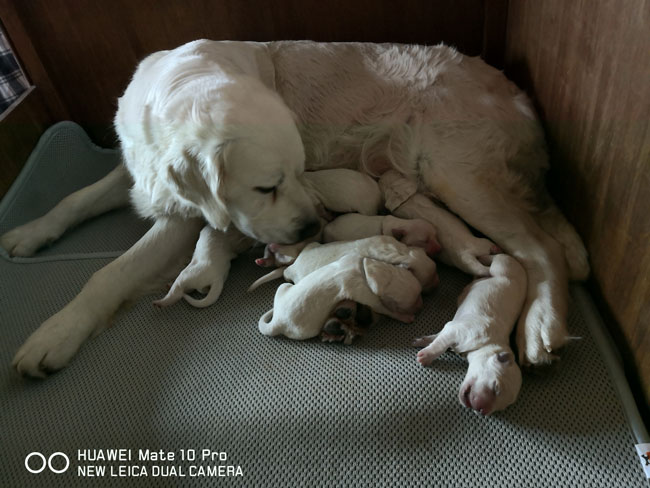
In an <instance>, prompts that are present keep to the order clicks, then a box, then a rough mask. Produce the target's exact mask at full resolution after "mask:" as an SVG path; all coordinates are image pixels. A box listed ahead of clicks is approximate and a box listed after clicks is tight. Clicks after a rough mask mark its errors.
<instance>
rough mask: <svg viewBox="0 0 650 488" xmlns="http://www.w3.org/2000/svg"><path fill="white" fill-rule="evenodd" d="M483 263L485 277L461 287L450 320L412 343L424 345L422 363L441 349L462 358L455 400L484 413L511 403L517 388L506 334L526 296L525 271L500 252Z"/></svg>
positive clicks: (518, 375) (518, 373)
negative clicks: (462, 373) (465, 365)
mask: <svg viewBox="0 0 650 488" xmlns="http://www.w3.org/2000/svg"><path fill="white" fill-rule="evenodd" d="M483 259H486V260H487V261H486V263H487V264H490V277H488V278H479V279H476V280H474V281H472V282H471V283H470V284H469V285H467V287H466V288H465V290H464V291H463V293H462V294H461V297H460V298H459V307H458V310H457V311H456V315H454V319H453V320H452V321H451V322H447V324H446V325H445V327H444V328H443V329H442V331H441V332H439V333H438V334H433V335H430V336H426V337H422V338H420V339H416V341H415V343H414V344H415V345H417V346H425V345H426V347H425V348H424V349H422V350H420V351H419V352H418V356H417V358H418V361H419V362H420V364H422V365H429V364H431V362H432V361H433V360H434V359H436V358H438V357H439V356H440V355H441V354H442V353H444V352H445V351H446V350H447V349H452V350H453V351H455V352H457V353H459V354H463V355H466V357H467V361H468V363H469V366H468V369H467V375H466V376H465V380H464V381H463V384H462V385H461V387H460V394H459V399H460V401H461V403H462V404H463V405H465V406H466V407H469V408H472V409H474V410H476V411H477V412H479V413H481V414H483V415H489V414H491V413H492V412H495V411H497V410H503V409H504V408H506V407H507V406H508V405H511V404H512V403H514V402H515V400H516V399H517V395H518V394H519V390H520V388H521V370H520V369H519V366H518V365H517V363H516V362H515V357H514V354H513V352H512V349H510V334H511V332H512V329H513V327H514V325H515V322H516V320H517V317H518V316H519V313H520V312H521V308H522V306H523V304H524V300H525V298H526V272H525V271H524V269H523V268H522V267H521V265H520V264H519V263H518V262H517V261H516V260H515V259H514V258H511V257H510V256H508V255H506V254H498V255H496V256H487V257H485V258H483Z"/></svg>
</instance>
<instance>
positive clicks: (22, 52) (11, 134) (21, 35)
mask: <svg viewBox="0 0 650 488" xmlns="http://www.w3.org/2000/svg"><path fill="white" fill-rule="evenodd" d="M0 21H2V26H3V28H4V30H5V33H6V35H7V38H8V39H9V41H10V42H11V45H12V49H13V50H14V53H15V54H16V57H17V59H18V61H19V63H20V65H21V67H22V68H23V71H24V72H25V74H26V75H27V78H28V79H29V80H30V83H31V84H32V85H33V87H32V89H31V91H30V92H29V93H28V94H27V95H26V96H25V97H24V98H23V99H22V101H21V102H20V104H17V105H16V106H15V107H13V108H12V109H11V112H9V113H4V114H3V116H2V118H1V119H0V161H2V164H0V198H1V197H2V196H3V195H4V194H5V193H6V191H7V189H8V188H9V186H10V185H11V183H12V182H13V181H14V179H15V178H16V176H17V175H18V173H19V172H20V170H21V169H22V167H23V165H24V163H25V161H26V160H27V156H29V153H30V152H31V150H32V149H33V147H34V145H35V144H36V141H38V138H39V137H40V135H41V134H42V133H43V131H44V130H45V129H46V128H47V127H48V126H49V125H51V124H52V123H53V122H56V121H58V120H63V119H65V118H67V117H68V112H67V109H66V107H65V105H64V104H63V102H62V101H61V98H60V97H59V94H58V92H57V90H56V89H55V88H54V85H53V84H52V82H51V80H50V77H49V75H48V73H47V72H46V70H45V68H44V66H43V64H42V63H41V60H40V58H39V55H38V53H37V52H36V50H35V48H34V45H33V44H32V41H31V38H30V36H29V34H28V33H27V31H26V30H25V27H24V25H23V23H22V21H21V19H20V17H19V15H18V12H17V11H16V9H15V2H12V1H10V0H0Z"/></svg>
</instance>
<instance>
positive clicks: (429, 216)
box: [379, 170, 501, 276]
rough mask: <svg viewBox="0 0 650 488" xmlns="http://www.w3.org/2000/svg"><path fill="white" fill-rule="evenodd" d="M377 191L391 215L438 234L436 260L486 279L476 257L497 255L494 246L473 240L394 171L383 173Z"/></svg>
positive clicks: (459, 222) (450, 216)
mask: <svg viewBox="0 0 650 488" xmlns="http://www.w3.org/2000/svg"><path fill="white" fill-rule="evenodd" d="M379 187H380V188H381V191H382V194H383V196H384V200H385V205H386V208H387V209H388V210H389V211H390V212H391V213H392V214H393V215H396V216H398V217H402V218H406V219H415V218H418V219H423V220H426V221H427V222H430V223H431V224H433V226H434V227H435V228H436V229H437V230H438V231H439V233H438V240H439V241H440V245H441V246H442V250H441V252H440V255H439V256H438V257H439V258H440V260H441V261H442V262H444V263H446V264H449V265H451V266H455V267H457V268H458V269H460V270H462V271H464V272H465V273H468V274H471V275H474V276H489V270H488V267H487V266H485V265H484V264H483V263H481V262H480V259H479V257H480V256H486V255H489V254H497V253H499V252H501V249H499V247H498V246H496V245H495V244H494V243H493V242H491V241H489V240H488V239H482V238H479V237H476V236H474V235H473V234H472V232H471V231H470V230H469V228H468V227H467V225H465V223H464V222H463V221H462V220H460V219H459V218H458V217H456V216H455V215H454V214H452V213H451V212H449V211H448V210H445V209H443V208H441V207H439V206H438V205H436V204H435V203H434V202H433V201H432V200H431V199H430V198H429V197H427V196H425V195H422V194H420V193H418V186H417V183H416V182H415V181H412V180H410V179H408V178H406V177H404V176H402V175H400V174H399V173H398V172H397V171H394V170H391V171H386V172H385V173H384V174H383V175H382V176H381V178H380V179H379Z"/></svg>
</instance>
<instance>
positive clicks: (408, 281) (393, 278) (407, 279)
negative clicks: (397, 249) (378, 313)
mask: <svg viewBox="0 0 650 488" xmlns="http://www.w3.org/2000/svg"><path fill="white" fill-rule="evenodd" d="M363 269H364V272H365V274H366V282H367V284H368V287H369V288H370V290H371V291H372V292H373V293H374V294H375V295H377V296H378V297H379V300H380V301H381V303H382V304H383V305H384V306H385V307H386V308H387V309H389V310H391V311H393V312H406V311H408V312H409V313H411V314H412V313H413V312H414V310H412V309H413V307H414V304H416V303H417V299H418V297H419V296H420V293H421V292H422V287H421V286H420V282H419V281H418V280H417V279H416V278H415V276H413V274H412V273H411V272H410V271H408V270H407V269H404V268H400V267H398V266H393V265H390V264H387V263H384V262H381V261H377V260H375V259H371V258H364V259H363Z"/></svg>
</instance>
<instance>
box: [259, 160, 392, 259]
mask: <svg viewBox="0 0 650 488" xmlns="http://www.w3.org/2000/svg"><path fill="white" fill-rule="evenodd" d="M303 177H304V182H305V188H306V189H307V193H308V194H309V196H310V197H311V199H312V201H313V202H314V205H315V206H316V208H317V209H318V210H319V213H320V214H321V218H320V224H321V231H320V232H318V233H316V234H315V235H313V236H312V237H310V238H309V239H307V240H304V241H301V242H298V243H295V244H275V243H269V244H268V245H267V246H266V248H265V249H264V257H262V258H259V259H256V260H255V263H256V264H257V265H258V266H263V267H269V266H284V265H289V264H291V263H292V262H293V260H294V259H295V258H296V257H297V256H298V254H300V251H302V250H303V249H304V247H305V246H306V245H307V244H309V243H311V242H318V241H321V240H322V231H323V227H324V226H325V225H326V224H327V222H328V220H331V219H332V216H331V214H330V212H336V213H348V212H356V213H358V214H362V215H366V216H370V215H377V214H378V213H379V211H380V210H381V208H382V206H383V198H382V194H381V190H380V189H379V185H378V184H377V182H376V181H375V180H374V179H372V178H371V177H370V176H368V175H366V174H364V173H361V172H359V171H354V170H351V169H345V168H339V169H326V170H321V171H308V172H306V173H305V174H304V175H303ZM324 217H325V218H324ZM371 235H375V234H366V235H362V236H360V237H368V236H371ZM351 239H353V238H352V237H350V238H348V239H339V240H351ZM328 242H329V241H328Z"/></svg>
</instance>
